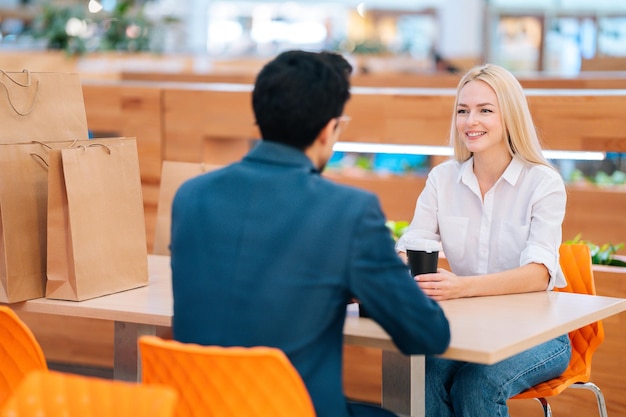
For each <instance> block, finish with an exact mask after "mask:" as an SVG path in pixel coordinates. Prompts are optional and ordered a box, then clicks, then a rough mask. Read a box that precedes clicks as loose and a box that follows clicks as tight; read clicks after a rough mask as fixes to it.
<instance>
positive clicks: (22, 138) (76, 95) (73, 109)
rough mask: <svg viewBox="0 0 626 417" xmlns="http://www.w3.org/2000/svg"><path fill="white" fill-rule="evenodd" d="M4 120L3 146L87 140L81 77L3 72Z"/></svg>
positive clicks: (0, 107) (0, 115)
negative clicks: (34, 142) (31, 142)
mask: <svg viewBox="0 0 626 417" xmlns="http://www.w3.org/2000/svg"><path fill="white" fill-rule="evenodd" d="M0 120H1V121H2V128H1V129H0V143H22V142H30V141H39V142H48V141H59V140H75V139H87V138H88V137H89V132H88V130H87V116H86V113H85V103H84V99H83V89H82V84H81V81H80V77H79V75H78V74H75V73H55V72H29V71H27V70H24V71H22V72H6V71H2V70H0Z"/></svg>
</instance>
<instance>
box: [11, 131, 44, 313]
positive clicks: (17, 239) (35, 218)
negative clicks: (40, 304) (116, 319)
mask: <svg viewBox="0 0 626 417" xmlns="http://www.w3.org/2000/svg"><path fill="white" fill-rule="evenodd" d="M46 154H47V150H46V149H45V147H44V146H43V145H42V144H39V143H27V144H0V302H3V303H13V302H18V301H25V300H28V299H32V298H40V297H43V296H44V289H45V280H46V208H47V207H46V205H47V194H48V185H47V184H48V167H47V163H46V158H47V155H46Z"/></svg>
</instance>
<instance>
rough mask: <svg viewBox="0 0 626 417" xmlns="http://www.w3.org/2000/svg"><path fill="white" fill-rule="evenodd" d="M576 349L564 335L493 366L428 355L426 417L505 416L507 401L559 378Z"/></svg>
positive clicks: (507, 411) (507, 412) (507, 410)
mask: <svg viewBox="0 0 626 417" xmlns="http://www.w3.org/2000/svg"><path fill="white" fill-rule="evenodd" d="M571 353H572V349H571V346H570V341H569V338H568V336H567V335H563V336H560V337H558V338H556V339H553V340H550V341H548V342H546V343H543V344H541V345H539V346H536V347H534V348H531V349H529V350H527V351H524V352H522V353H520V354H517V355H515V356H513V357H511V358H508V359H504V360H502V361H500V362H498V363H495V364H493V365H481V364H475V363H468V362H459V361H453V360H448V359H442V358H438V357H435V356H426V417H448V416H455V417H485V416H490V417H505V416H508V415H509V409H508V407H507V404H506V402H507V400H508V399H509V398H511V397H513V396H514V395H517V394H519V393H520V392H522V391H524V390H526V389H528V388H530V387H532V386H533V385H536V384H538V383H540V382H543V381H546V380H548V379H551V378H555V377H557V376H559V375H561V374H562V373H563V371H564V370H565V369H566V368H567V365H568V364H569V360H570V356H571Z"/></svg>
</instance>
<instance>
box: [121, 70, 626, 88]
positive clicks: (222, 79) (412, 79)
mask: <svg viewBox="0 0 626 417" xmlns="http://www.w3.org/2000/svg"><path fill="white" fill-rule="evenodd" d="M258 68H259V67H258V66H253V67H251V68H249V69H248V70H247V71H245V70H244V69H242V68H239V69H238V70H237V71H224V70H221V69H219V68H217V69H213V70H209V71H190V72H162V71H161V72H159V71H122V72H121V73H120V74H119V78H120V79H122V80H127V81H150V82H189V83H237V84H252V83H254V79H255V78H256V75H257V70H258ZM461 75H462V74H451V73H447V72H435V71H433V72H419V71H416V72H377V73H368V74H364V73H359V72H355V73H354V74H353V75H352V77H351V78H350V83H351V84H352V85H353V86H355V87H399V88H456V86H457V84H458V83H459V80H460V79H461ZM518 79H519V81H520V83H521V84H522V86H523V87H524V88H550V89H554V88H558V89H623V88H626V71H623V70H621V71H583V72H581V73H580V74H578V75H577V76H575V77H571V76H558V75H551V74H543V73H534V74H520V75H518Z"/></svg>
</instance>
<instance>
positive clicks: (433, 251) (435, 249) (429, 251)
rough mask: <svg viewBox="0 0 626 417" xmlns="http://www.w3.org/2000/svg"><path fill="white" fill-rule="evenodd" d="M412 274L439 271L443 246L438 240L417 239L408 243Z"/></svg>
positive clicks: (407, 249) (408, 257)
mask: <svg viewBox="0 0 626 417" xmlns="http://www.w3.org/2000/svg"><path fill="white" fill-rule="evenodd" d="M405 247H406V256H407V259H408V264H409V269H410V270H411V276H415V275H419V274H429V273H435V272H437V264H438V262H439V251H440V249H441V246H440V244H439V242H437V241H436V240H427V239H415V240H412V241H410V242H407V244H406V246H405Z"/></svg>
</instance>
